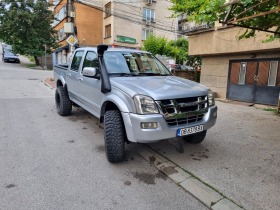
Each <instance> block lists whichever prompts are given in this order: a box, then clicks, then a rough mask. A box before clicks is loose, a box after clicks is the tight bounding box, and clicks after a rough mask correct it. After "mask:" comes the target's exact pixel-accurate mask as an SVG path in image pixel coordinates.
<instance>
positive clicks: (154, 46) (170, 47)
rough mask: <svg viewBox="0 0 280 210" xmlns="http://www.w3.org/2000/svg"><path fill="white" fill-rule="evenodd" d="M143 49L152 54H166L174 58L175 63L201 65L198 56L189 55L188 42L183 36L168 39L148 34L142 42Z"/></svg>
mask: <svg viewBox="0 0 280 210" xmlns="http://www.w3.org/2000/svg"><path fill="white" fill-rule="evenodd" d="M143 45H144V48H143V50H147V51H149V52H151V53H153V54H159V55H166V56H169V57H172V58H174V59H176V63H179V64H183V63H184V62H185V61H186V62H187V65H190V66H193V67H197V66H200V65H201V58H200V57H199V56H189V55H188V51H189V42H188V40H187V39H185V38H179V39H177V40H171V41H168V40H167V39H166V38H165V37H157V36H155V35H151V36H149V37H148V38H147V39H146V40H145V41H144V43H143Z"/></svg>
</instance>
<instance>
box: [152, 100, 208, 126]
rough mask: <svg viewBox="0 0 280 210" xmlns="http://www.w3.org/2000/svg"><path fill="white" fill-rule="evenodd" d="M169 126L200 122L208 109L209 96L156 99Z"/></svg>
mask: <svg viewBox="0 0 280 210" xmlns="http://www.w3.org/2000/svg"><path fill="white" fill-rule="evenodd" d="M156 103H157V105H158V107H159V109H160V111H161V114H162V115H163V116H164V118H165V120H166V123H167V124H168V125H169V126H175V125H183V124H189V123H195V122H199V121H201V120H202V119H203V117H204V115H205V113H206V112H207V111H208V98H207V96H199V97H190V98H179V99H172V100H161V101H156Z"/></svg>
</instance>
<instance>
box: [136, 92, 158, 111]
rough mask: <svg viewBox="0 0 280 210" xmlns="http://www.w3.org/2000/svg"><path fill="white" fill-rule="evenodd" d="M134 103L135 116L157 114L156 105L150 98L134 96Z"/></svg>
mask: <svg viewBox="0 0 280 210" xmlns="http://www.w3.org/2000/svg"><path fill="white" fill-rule="evenodd" d="M134 103H135V106H136V111H137V114H155V113H159V111H158V108H157V105H156V103H155V102H154V100H153V99H152V98H151V97H148V96H142V95H136V96H134Z"/></svg>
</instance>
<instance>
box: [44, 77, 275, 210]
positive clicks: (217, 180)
mask: <svg viewBox="0 0 280 210" xmlns="http://www.w3.org/2000/svg"><path fill="white" fill-rule="evenodd" d="M43 82H44V83H45V84H47V85H48V86H49V87H51V88H54V83H53V81H52V80H51V79H50V78H46V79H45V80H44V81H43ZM218 100H219V99H218ZM221 101H223V102H221ZM216 104H217V106H218V120H217V123H216V125H215V126H214V127H213V128H212V129H210V130H209V131H208V133H207V136H206V139H205V140H204V142H202V143H201V144H199V145H190V144H187V143H185V142H184V141H183V140H182V139H170V140H169V141H162V142H158V143H153V144H143V145H141V144H137V145H135V147H133V148H134V150H135V151H136V152H137V153H138V154H139V155H141V156H142V157H143V158H144V159H146V160H147V161H148V162H149V163H150V164H152V165H154V166H155V167H156V168H158V169H159V170H161V171H162V172H163V173H165V174H166V175H167V176H168V177H169V178H170V179H171V180H173V181H174V182H176V183H177V184H178V185H179V186H180V187H182V188H184V189H185V190H186V191H187V192H189V193H191V194H192V195H193V196H195V197H196V198H197V199H198V200H200V201H201V202H202V203H204V204H205V205H206V206H208V207H209V208H210V209H214V210H226V209H241V208H244V209H252V210H258V209H260V210H263V209H272V210H278V209H279V206H280V200H279V196H280V175H279V174H280V152H279V151H280V138H279V134H280V116H279V115H276V114H275V113H273V112H271V111H264V110H263V109H265V107H267V106H262V105H257V106H256V107H254V106H251V104H248V103H242V102H241V103H237V102H233V103H231V102H230V101H225V100H222V99H221V100H219V101H217V102H216Z"/></svg>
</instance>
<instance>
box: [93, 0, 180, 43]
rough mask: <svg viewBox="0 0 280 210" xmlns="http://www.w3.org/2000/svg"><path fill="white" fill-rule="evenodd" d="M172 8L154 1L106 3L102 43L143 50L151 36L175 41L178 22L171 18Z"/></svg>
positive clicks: (107, 1) (104, 3)
mask: <svg viewBox="0 0 280 210" xmlns="http://www.w3.org/2000/svg"><path fill="white" fill-rule="evenodd" d="M89 1H90V0H89ZM170 5H171V3H170V2H168V1H155V0H143V1H135V0H126V1H116V0H111V1H109V0H104V1H103V8H104V14H103V17H104V20H103V38H104V39H103V43H105V44H108V45H110V46H116V47H118V46H120V47H128V48H140V47H142V46H143V41H144V40H146V39H147V37H149V36H150V35H151V34H154V35H156V36H164V37H166V38H167V39H175V36H176V34H175V29H176V22H175V19H172V18H169V17H171V15H172V12H171V11H169V10H168V8H169V7H170Z"/></svg>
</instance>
